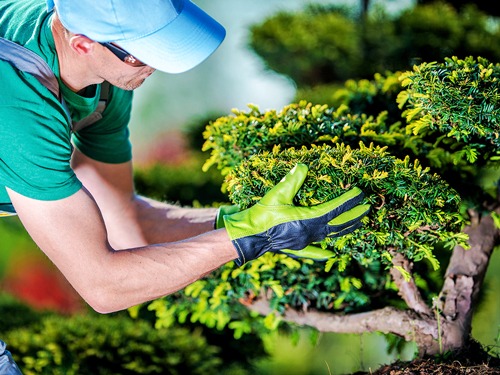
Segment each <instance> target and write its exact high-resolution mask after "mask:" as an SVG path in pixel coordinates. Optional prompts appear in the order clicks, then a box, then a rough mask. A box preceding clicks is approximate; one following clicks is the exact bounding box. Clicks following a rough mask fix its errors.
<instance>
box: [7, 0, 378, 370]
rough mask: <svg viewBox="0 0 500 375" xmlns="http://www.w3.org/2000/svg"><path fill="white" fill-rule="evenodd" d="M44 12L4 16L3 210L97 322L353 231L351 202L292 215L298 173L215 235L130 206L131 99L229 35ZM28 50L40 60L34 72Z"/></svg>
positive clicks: (187, 219)
mask: <svg viewBox="0 0 500 375" xmlns="http://www.w3.org/2000/svg"><path fill="white" fill-rule="evenodd" d="M42 1H43V0H2V2H0V37H2V38H3V39H4V44H0V51H2V50H3V55H4V56H3V57H2V58H1V60H0V77H2V85H3V90H2V96H1V98H0V119H1V120H0V141H1V144H2V147H0V210H1V211H2V212H3V214H17V215H18V216H19V218H20V220H21V222H22V223H23V225H24V226H25V228H26V230H27V231H28V232H29V234H30V235H31V237H32V238H33V240H34V241H35V242H36V243H37V245H38V246H39V247H40V249H41V250H42V251H43V252H44V253H45V254H46V255H47V256H48V257H49V258H50V259H51V261H52V262H53V263H54V264H55V265H56V266H57V267H58V269H59V270H60V271H61V272H62V273H63V274H64V276H65V277H66V278H67V279H68V281H69V282H70V283H71V284H72V286H73V287H74V288H75V289H76V291H77V292H78V293H79V294H80V295H81V296H82V297H83V298H84V299H85V301H86V302H87V303H88V304H89V305H90V306H91V307H92V308H94V309H95V310H96V311H98V312H101V313H108V312H112V311H117V310H121V309H126V308H128V307H130V306H134V305H137V304H139V303H142V302H145V301H150V300H152V299H155V298H158V297H161V296H165V295H167V294H169V293H172V292H175V291H177V290H179V289H181V288H183V287H185V286H186V285H188V284H190V283H192V282H194V281H195V280H197V279H199V278H201V277H203V276H204V275H206V274H207V273H209V272H211V271H212V270H214V269H216V268H217V267H219V266H221V265H223V264H224V263H227V262H229V261H233V260H234V261H235V262H236V264H237V265H241V264H243V263H245V262H246V261H249V260H252V259H254V258H256V257H258V256H260V255H262V254H264V253H265V252H267V251H273V252H279V251H281V250H283V249H294V250H300V249H303V248H304V247H306V246H307V245H309V244H310V243H312V242H317V241H320V240H322V239H323V238H325V237H326V236H329V235H334V236H337V235H343V234H345V233H349V232H351V231H352V230H354V229H356V228H357V227H359V226H360V219H361V218H362V217H363V216H364V215H365V214H366V213H367V211H368V207H367V206H364V205H359V203H360V201H361V200H362V193H361V192H360V191H359V190H358V189H353V190H351V191H349V192H347V193H346V194H345V195H344V196H341V197H339V198H337V199H336V200H334V201H331V202H327V203H325V204H323V205H320V206H316V207H310V208H299V207H295V206H293V204H292V199H293V196H294V195H295V193H296V192H297V190H298V189H299V188H300V186H301V185H302V182H303V180H304V178H305V176H306V174H307V167H306V166H304V165H298V166H297V167H296V168H294V169H293V170H292V171H291V172H290V173H289V175H287V176H286V178H285V179H284V180H282V182H281V183H280V184H278V185H277V186H276V187H275V188H274V189H273V190H272V193H269V194H267V195H266V196H265V197H264V198H263V199H262V200H261V202H259V204H257V205H256V206H254V207H252V208H250V209H248V210H244V211H241V212H237V213H233V214H227V215H222V214H221V215H220V217H219V219H218V220H217V222H218V223H219V224H218V226H217V225H216V227H222V228H221V229H218V230H214V221H216V214H217V211H216V210H215V209H190V208H182V207H177V206H174V205H169V204H165V203H161V202H156V201H153V200H150V199H147V198H145V197H141V196H138V195H136V194H135V193H134V187H133V180H132V163H131V146H130V144H129V139H128V129H127V125H128V121H129V118H130V110H131V100H132V93H131V92H132V91H131V90H133V89H135V88H137V87H139V86H140V85H141V84H142V82H144V80H145V79H146V78H147V77H149V76H150V75H151V74H152V73H153V72H154V71H155V70H156V69H157V70H160V71H164V72H167V73H180V72H184V71H186V70H189V69H191V68H193V67H194V66H196V65H198V64H199V63H201V62H202V61H203V60H205V59H206V58H207V57H208V56H209V55H210V54H211V53H213V52H214V51H215V50H216V48H217V47H218V46H219V44H220V43H221V42H222V40H223V39H224V36H225V30H224V28H223V27H222V26H221V25H219V24H218V23H217V22H216V21H215V20H213V19H212V18H211V17H210V16H208V15H207V14H206V13H204V12H203V11H202V10H201V9H199V8H198V7H197V6H196V5H194V4H193V3H191V2H190V1H188V0H158V1H154V2H153V1H149V0H148V1H127V0H101V1H94V0H78V1H75V0H55V1H51V0H48V4H46V3H44V2H42ZM54 3H55V4H54ZM47 5H48V6H47ZM11 42H14V43H15V44H16V45H17V46H23V47H24V48H22V49H20V50H17V49H16V48H14V50H16V53H17V54H14V55H15V56H14V57H9V54H8V50H9V51H10V48H11V47H15V46H12V43H11ZM25 49H27V50H29V51H31V52H34V53H35V54H36V56H35V57H37V58H41V59H42V60H43V63H41V64H39V66H38V67H37V68H36V69H33V70H34V71H31V72H30V69H31V66H32V65H33V64H29V63H27V62H26V60H29V59H28V57H27V56H28V55H30V54H29V53H27V54H24V52H23V51H25ZM29 51H28V52H29ZM0 55H2V53H0ZM35 60H36V58H35ZM46 65H48V68H47V67H46ZM52 75H53V76H55V78H56V80H51V77H52ZM47 81H49V83H47ZM103 82H109V84H110V87H109V96H108V100H107V104H106V107H105V109H104V112H102V114H99V115H98V116H97V117H98V121H95V122H94V123H92V124H91V125H90V126H87V127H82V126H80V125H79V124H81V121H82V119H84V120H85V119H87V118H88V116H89V115H93V114H95V113H94V111H95V110H96V107H97V106H98V103H99V98H100V93H101V89H102V90H104V85H102V84H103ZM54 86H56V87H55V88H54ZM58 90H59V91H58ZM233 212H234V211H233ZM224 226H225V228H224ZM0 343H1V342H0ZM2 344H3V343H2ZM2 348H3V349H2ZM4 350H5V346H4V344H3V346H2V347H0V354H1V353H2V352H4ZM4 353H5V354H8V352H7V351H5V352H4ZM5 358H7V357H6V356H3V362H2V357H1V356H0V373H2V374H3V373H4V372H2V367H1V366H2V363H4V364H6V365H5V366H9V365H10V366H12V369H11V370H10V371H17V370H14V367H15V364H13V363H12V361H10V357H8V358H9V360H6V359H5ZM7 368H8V367H5V369H7ZM4 371H9V370H4ZM12 373H14V374H15V373H17V372H12Z"/></svg>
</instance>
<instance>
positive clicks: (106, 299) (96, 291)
mask: <svg viewBox="0 0 500 375" xmlns="http://www.w3.org/2000/svg"><path fill="white" fill-rule="evenodd" d="M98 275H99V273H96V274H94V275H93V277H92V278H89V279H86V280H85V282H83V283H80V284H79V285H75V289H76V290H77V292H78V294H80V296H81V297H82V298H83V300H84V301H85V302H86V303H87V305H89V306H90V307H91V308H92V309H93V310H94V311H96V312H97V313H99V314H110V313H114V312H117V311H121V310H125V309H127V308H129V307H131V306H133V305H134V304H133V303H129V301H128V299H127V298H125V297H126V296H125V295H124V290H123V288H118V287H117V285H118V284H119V283H116V282H115V281H113V279H112V278H111V279H110V278H109V277H106V276H104V275H103V277H99V276H98Z"/></svg>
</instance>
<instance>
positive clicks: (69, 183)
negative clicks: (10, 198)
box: [0, 97, 82, 201]
mask: <svg viewBox="0 0 500 375" xmlns="http://www.w3.org/2000/svg"><path fill="white" fill-rule="evenodd" d="M0 113H1V114H2V120H1V126H0V140H1V144H0V179H1V180H2V181H1V182H2V187H3V186H6V187H9V188H11V189H12V190H14V191H16V192H18V193H20V194H22V195H24V196H27V197H30V198H33V199H40V200H57V199H62V198H66V197H68V196H70V195H72V194H74V193H75V192H76V191H78V190H79V189H80V188H81V186H82V184H81V182H80V181H79V180H78V179H77V177H76V175H75V173H74V172H73V170H72V169H71V166H70V160H71V153H72V146H71V142H70V137H71V133H70V131H69V129H68V125H67V122H66V119H65V116H64V113H61V111H60V109H59V108H57V104H56V103H54V102H51V101H47V100H46V101H38V102H34V101H33V102H30V101H29V98H27V97H24V98H18V101H17V103H16V105H9V104H7V103H2V104H0ZM2 190H3V189H2ZM0 195H5V190H3V191H2V192H0ZM1 198H2V199H3V201H6V200H5V197H3V196H2V197H1Z"/></svg>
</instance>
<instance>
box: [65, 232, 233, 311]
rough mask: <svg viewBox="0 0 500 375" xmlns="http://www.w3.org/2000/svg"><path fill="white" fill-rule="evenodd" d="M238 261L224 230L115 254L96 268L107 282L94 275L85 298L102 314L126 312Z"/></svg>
mask: <svg viewBox="0 0 500 375" xmlns="http://www.w3.org/2000/svg"><path fill="white" fill-rule="evenodd" d="M235 258H236V251H235V249H234V247H233V245H232V244H231V242H230V241H229V239H228V237H227V233H226V231H225V230H224V229H222V230H218V231H212V232H210V233H206V234H203V235H200V236H197V237H194V238H190V239H188V240H184V241H178V242H174V243H165V244H156V245H151V246H145V247H141V248H135V249H127V250H122V251H111V252H109V253H108V254H107V256H106V257H105V259H104V264H102V261H103V260H102V259H101V264H100V265H99V266H97V264H96V267H99V269H100V270H105V273H103V274H101V276H102V277H103V278H104V279H103V280H100V278H96V277H95V275H94V278H93V279H92V280H93V282H95V283H96V285H95V287H94V288H92V287H90V288H89V286H88V284H87V286H86V288H85V290H88V295H87V296H85V295H84V298H85V299H86V300H87V301H88V302H89V303H90V304H91V305H92V307H93V308H94V309H96V310H97V311H99V312H102V313H107V312H113V311H117V310H122V309H125V308H128V307H130V306H134V305H137V304H139V303H143V302H146V301H149V300H153V299H156V298H159V297H162V296H165V295H168V294H171V293H173V292H176V291H178V290H180V289H182V288H184V287H185V286H187V285H189V284H191V283H192V282H194V281H196V280H198V279H200V278H202V277H204V276H205V275H206V274H208V273H210V272H211V271H213V270H214V269H216V268H218V267H220V266H221V265H223V264H225V263H227V262H229V261H231V260H234V259H235ZM124 270H127V271H126V272H124ZM70 277H71V276H70ZM82 282H83V283H88V281H85V280H82ZM77 284H78V283H77ZM103 285H105V286H103ZM97 291H99V293H97Z"/></svg>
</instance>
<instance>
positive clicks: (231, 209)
mask: <svg viewBox="0 0 500 375" xmlns="http://www.w3.org/2000/svg"><path fill="white" fill-rule="evenodd" d="M239 210H240V206H238V205H237V204H235V205H232V206H220V207H219V209H218V210H217V216H216V217H215V225H214V228H215V229H220V228H224V215H231V214H234V213H236V212H238V211H239Z"/></svg>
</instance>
